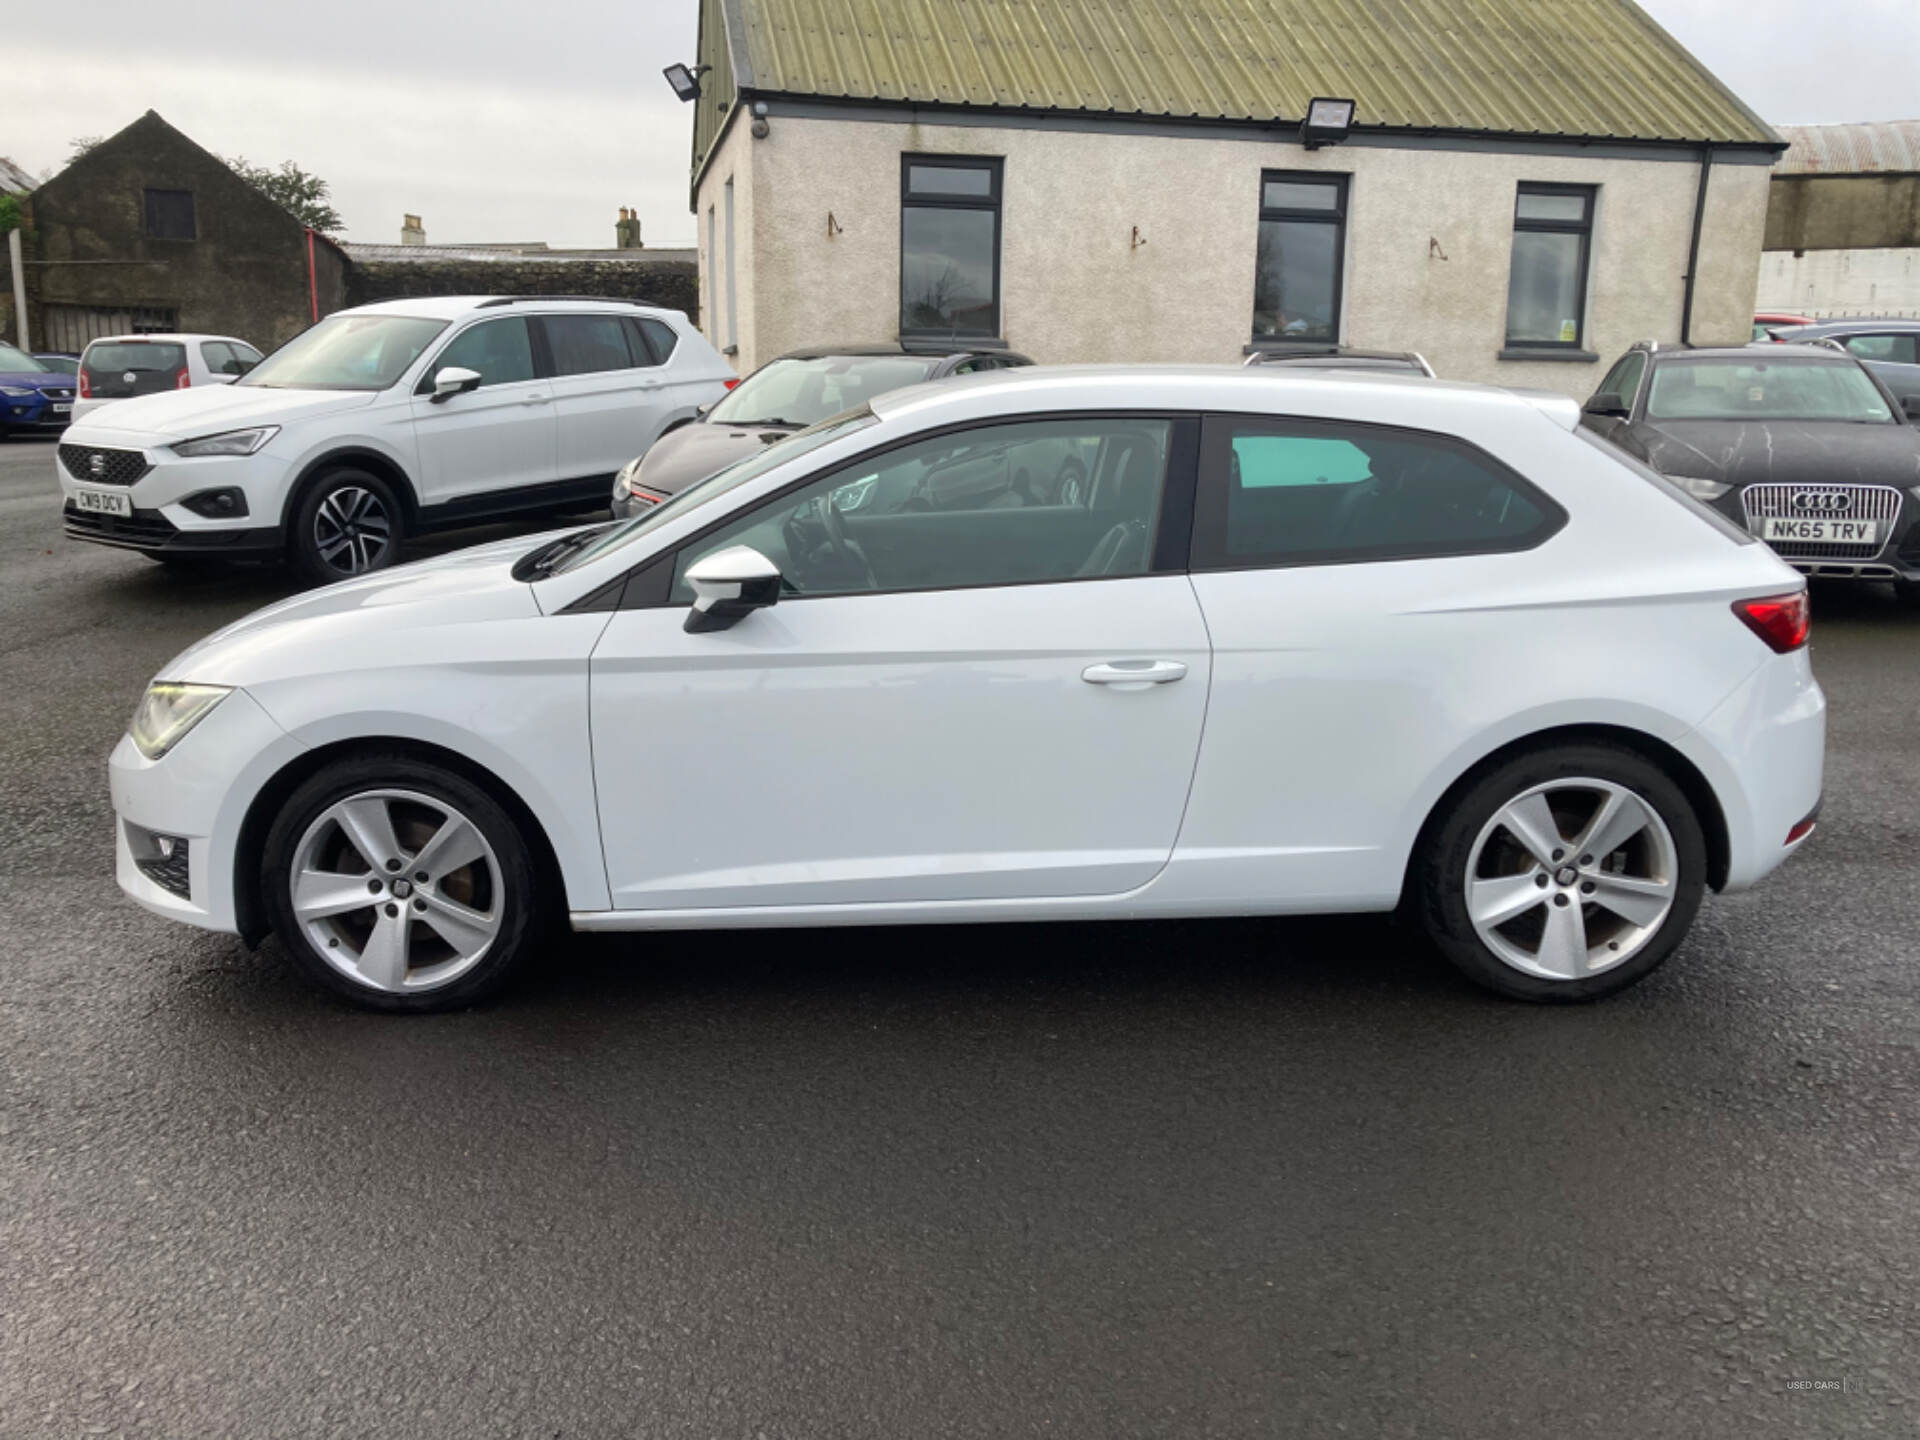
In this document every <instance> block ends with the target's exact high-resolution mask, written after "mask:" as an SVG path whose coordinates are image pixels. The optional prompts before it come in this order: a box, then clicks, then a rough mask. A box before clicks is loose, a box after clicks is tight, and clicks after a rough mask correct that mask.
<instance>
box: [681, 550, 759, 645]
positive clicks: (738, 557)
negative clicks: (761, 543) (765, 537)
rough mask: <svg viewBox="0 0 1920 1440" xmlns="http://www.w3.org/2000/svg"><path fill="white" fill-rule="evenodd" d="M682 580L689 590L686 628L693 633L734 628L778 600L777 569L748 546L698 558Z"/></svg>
mask: <svg viewBox="0 0 1920 1440" xmlns="http://www.w3.org/2000/svg"><path fill="white" fill-rule="evenodd" d="M686 579H687V585H688V587H689V588H691V589H692V591H693V609H691V610H689V611H688V612H687V625H686V628H687V629H688V630H690V631H692V632H694V633H695V634H699V633H701V632H703V631H708V630H725V629H727V628H729V627H730V626H733V625H737V624H739V623H740V622H741V621H742V620H744V619H745V618H746V617H747V616H748V615H751V614H752V613H753V612H754V611H755V610H760V609H764V608H765V607H766V606H768V605H771V604H773V603H774V602H776V601H777V600H779V598H780V567H779V566H777V565H775V564H774V563H773V562H772V561H771V560H769V559H767V557H766V556H764V555H762V554H761V553H760V552H759V551H758V550H756V549H754V548H753V547H752V546H751V545H732V546H729V547H728V548H727V549H725V550H717V551H715V552H714V553H713V554H711V555H706V556H703V557H701V558H700V559H699V560H696V561H695V562H694V563H693V566H692V567H691V568H690V569H689V570H688V571H687V575H686Z"/></svg>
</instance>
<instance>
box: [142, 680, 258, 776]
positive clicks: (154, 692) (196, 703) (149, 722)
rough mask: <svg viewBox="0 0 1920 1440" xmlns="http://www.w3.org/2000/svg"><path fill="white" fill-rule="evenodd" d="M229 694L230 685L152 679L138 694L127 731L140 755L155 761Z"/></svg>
mask: <svg viewBox="0 0 1920 1440" xmlns="http://www.w3.org/2000/svg"><path fill="white" fill-rule="evenodd" d="M232 693H233V687H232V686H231V685H186V684H182V683H181V682H179V681H177V680H156V681H154V682H153V683H152V684H151V685H149V686H147V693H146V694H145V695H142V696H141V697H140V704H139V705H138V706H137V707H135V709H134V712H133V720H132V722H131V723H129V724H128V726H127V733H128V734H129V735H131V736H132V737H133V743H134V744H135V745H136V746H137V747H138V748H139V750H140V753H141V754H142V755H144V756H146V757H147V759H149V760H158V759H159V758H160V757H161V756H162V755H165V754H166V753H167V752H168V751H169V750H171V749H173V747H174V746H176V745H178V744H179V743H180V741H181V740H182V739H184V738H185V736H186V733H187V732H188V731H189V730H191V729H193V727H194V726H196V725H198V724H199V723H200V722H201V721H202V720H204V719H206V718H207V716H208V715H209V714H210V713H212V710H213V707H214V706H216V705H218V704H219V703H220V702H221V701H222V700H224V699H226V698H227V696H229V695H231V694H232Z"/></svg>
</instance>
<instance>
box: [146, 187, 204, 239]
mask: <svg viewBox="0 0 1920 1440" xmlns="http://www.w3.org/2000/svg"><path fill="white" fill-rule="evenodd" d="M197 233H198V231H197V229H196V228H195V225H194V218H193V192H192V191H191V190H149V191H147V234H149V235H151V236H153V238H154V239H156V240H191V239H193V238H194V236H195V235H196V234H197Z"/></svg>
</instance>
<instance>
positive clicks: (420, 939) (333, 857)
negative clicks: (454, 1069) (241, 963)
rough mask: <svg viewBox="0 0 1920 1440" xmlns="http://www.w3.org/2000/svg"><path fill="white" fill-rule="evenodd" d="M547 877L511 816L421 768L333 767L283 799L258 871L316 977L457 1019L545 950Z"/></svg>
mask: <svg viewBox="0 0 1920 1440" xmlns="http://www.w3.org/2000/svg"><path fill="white" fill-rule="evenodd" d="M536 879H537V871H536V869H535V866H534V863H533V857H532V853H531V851H530V849H529V847H528V844H527V840H526V837H525V836H524V835H523V834H522V833H521V831H520V828H519V826H518V825H517V824H516V823H515V821H514V819H513V817H512V816H511V815H509V814H508V813H507V811H506V810H505V809H504V808H502V807H501V805H500V804H499V803H498V802H497V801H496V800H494V798H493V797H492V796H491V795H489V794H488V793H487V792H486V791H485V790H482V789H481V788H480V787H479V786H477V785H475V784H474V783H473V782H472V781H470V780H468V779H467V778H466V777H464V776H462V775H458V774H456V773H454V772H453V771H451V770H447V769H444V768H442V767H441V766H438V765H433V764H429V763H426V762H423V761H421V760H418V759H415V758H413V757H411V756H405V755H388V756H377V755H376V756H367V757H362V758H356V759H351V760H346V761H342V762H340V763H337V764H334V765H330V766H328V767H327V768H325V769H324V770H322V771H320V772H319V773H318V774H317V775H315V776H313V778H312V779H310V780H308V781H307V782H306V783H305V784H304V785H302V786H301V787H300V788H299V789H298V790H296V791H295V792H294V794H293V795H292V797H291V798H290V799H289V800H288V801H287V803H286V805H285V807H284V808H283V809H282V810H281V812H280V815H279V817H278V819H276V820H275V822H274V824H273V827H272V829H271V830H270V831H269V833H268V836H267V844H266V849H265V854H264V860H263V869H262V873H261V882H262V887H263V890H264V892H265V895H266V900H267V908H268V913H269V914H270V915H271V916H272V918H273V927H274V931H275V933H276V934H277V935H278V936H279V937H280V941H281V943H282V944H284V945H285V946H286V948H287V950H288V953H289V954H290V955H291V956H292V957H293V960H294V963H295V964H296V965H298V966H299V968H300V969H301V970H302V971H304V972H305V973H306V974H307V975H308V976H309V977H310V978H312V979H313V980H315V981H317V982H318V983H319V984H321V985H322V986H324V987H326V988H327V989H329V990H332V991H333V992H334V993H335V994H338V995H343V996H345V997H346V998H347V999H349V1000H352V1001H354V1002H355V1003H357V1004H360V1005H364V1006H367V1007H368V1008H371V1009H376V1010H398V1011H428V1010H447V1009H453V1008H456V1007H459V1006H462V1005H471V1004H473V1003H474V1002H475V1001H478V1000H480V999H483V998H484V997H486V996H487V995H489V994H491V993H492V992H493V991H495V990H496V989H498V988H499V987H500V986H501V985H502V984H504V983H505V982H506V980H507V978H508V976H509V975H510V974H511V973H512V972H513V970H514V969H515V968H516V967H517V966H519V965H520V964H521V963H522V962H523V961H524V960H525V958H526V955H527V953H528V952H529V950H530V949H531V948H532V947H533V946H534V945H535V944H536V943H537V936H538V933H539V931H540V928H541V927H540V926H539V925H538V924H537V921H538V919H539V917H540V915H541V913H542V911H541V901H540V897H539V895H538V894H537V893H536Z"/></svg>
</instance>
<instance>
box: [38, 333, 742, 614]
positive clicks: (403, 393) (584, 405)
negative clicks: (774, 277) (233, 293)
mask: <svg viewBox="0 0 1920 1440" xmlns="http://www.w3.org/2000/svg"><path fill="white" fill-rule="evenodd" d="M732 378H733V372H732V370H730V369H729V368H728V366H727V363H726V361H724V360H722V359H721V358H720V356H719V354H718V353H717V352H716V351H715V350H714V348H713V347H712V346H711V345H709V344H708V343H707V342H706V340H705V339H703V338H702V337H701V335H700V332H699V331H698V330H696V329H695V328H694V327H693V325H692V324H691V323H690V322H689V321H688V319H687V317H686V316H685V315H682V314H681V313H680V312H679V311H677V310H657V309H654V308H652V307H649V306H644V305H633V304H628V303H626V302H623V301H617V300H586V299H577V298H568V297H542V296H494V297H491V298H488V297H473V296H468V297H458V298H447V297H439V296H436V297H433V298H430V299H416V300H391V301H386V302H383V303H381V304H378V305H363V306H361V307H359V308H358V309H354V310H342V311H339V312H338V313H336V314H333V315H330V316H328V317H327V318H326V319H324V320H322V321H321V322H320V323H319V324H317V325H315V326H314V327H313V328H312V329H310V330H307V331H305V332H304V333H302V334H301V335H299V336H297V337H295V338H294V339H293V340H290V341H288V342H287V343H286V344H285V345H283V346H281V347H280V348H279V349H278V350H276V351H274V352H273V353H272V354H271V355H269V356H267V358H266V359H264V360H262V361H261V362H260V363H259V364H258V365H257V366H256V367H254V368H253V369H252V370H251V371H250V372H249V373H247V374H246V375H243V376H241V377H239V378H238V379H237V380H235V381H234V383H233V384H231V385H228V386H212V387H195V388H193V389H188V390H183V391H179V392H176V393H169V394H161V395H146V396H142V397H139V398H136V399H131V400H122V401H119V402H117V403H116V404H115V405H114V406H113V407H112V408H111V409H109V410H107V411H105V412H104V413H101V414H97V415H89V416H87V417H86V418H85V419H84V420H82V421H80V423H79V424H77V425H75V426H74V428H73V429H72V430H71V431H69V432H68V434H67V436H66V439H65V441H64V442H63V443H62V444H61V446H60V449H59V456H60V464H59V470H60V488H61V490H62V492H63V494H64V495H65V499H66V529H67V534H68V535H69V536H71V537H73V538H74V539H76V540H89V541H94V542H96V543H99V544H104V545H118V546H123V547H126V548H128V549H133V550H139V551H141V552H143V553H145V554H148V555H153V556H155V557H157V558H159V559H162V560H176V559H206V558H230V557H241V556H247V557H256V558H260V557H268V558H270V557H276V556H283V555H284V556H287V557H289V558H290V559H291V560H292V561H293V562H294V564H295V565H296V566H297V567H298V568H299V570H300V571H301V573H302V574H304V575H305V576H306V577H307V578H308V579H310V580H315V581H328V580H338V579H341V578H343V577H345V576H349V575H358V574H361V573H363V572H365V571H368V570H378V569H381V568H382V567H384V566H387V565H391V564H393V563H394V562H395V560H397V559H398V558H399V555H400V545H401V541H402V540H403V538H404V537H405V536H407V535H409V534H413V533H416V532H419V531H424V530H432V529H440V528H446V527H449V526H457V525H467V524H471V523H473V522H475V521H477V520H487V519H497V518H501V517H505V516H510V515H528V514H546V515H553V514H561V513H565V512H567V511H569V510H580V509H582V508H592V509H596V510H598V509H601V508H602V507H604V506H605V504H606V497H607V487H608V486H609V485H610V484H611V483H612V480H613V472H614V471H615V470H616V469H618V468H619V467H620V465H621V464H623V463H624V462H625V461H626V459H627V458H628V457H629V456H631V455H633V454H635V453H636V452H638V451H643V450H645V449H646V448H647V446H649V445H651V444H652V443H653V441H654V439H655V438H656V437H657V436H659V435H660V433H661V432H662V431H664V430H665V429H667V427H669V426H670V425H673V424H674V423H676V422H677V421H680V420H684V419H687V418H689V417H691V416H692V415H694V414H695V413H696V412H697V411H698V410H699V408H700V407H701V406H702V405H705V404H708V403H710V402H711V401H713V400H716V399H718V398H719V397H720V396H721V395H723V394H725V393H726V385H727V382H728V381H729V380H730V379H732Z"/></svg>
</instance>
